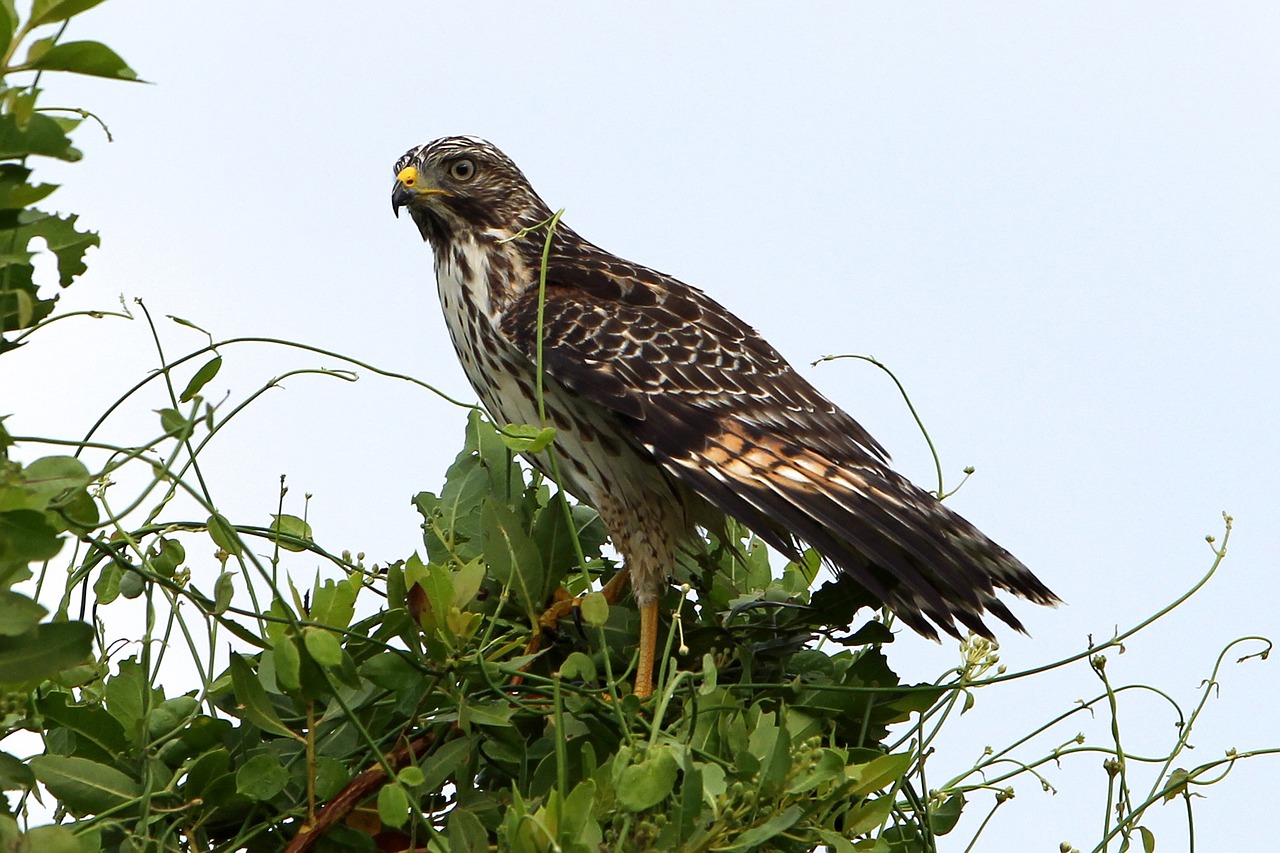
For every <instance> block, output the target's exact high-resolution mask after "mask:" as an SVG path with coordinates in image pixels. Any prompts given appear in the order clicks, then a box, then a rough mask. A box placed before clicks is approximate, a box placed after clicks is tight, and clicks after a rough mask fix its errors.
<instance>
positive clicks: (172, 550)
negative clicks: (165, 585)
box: [147, 536, 187, 578]
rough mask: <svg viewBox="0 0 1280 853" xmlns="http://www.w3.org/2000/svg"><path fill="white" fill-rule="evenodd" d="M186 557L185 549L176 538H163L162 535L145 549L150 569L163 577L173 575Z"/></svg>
mask: <svg viewBox="0 0 1280 853" xmlns="http://www.w3.org/2000/svg"><path fill="white" fill-rule="evenodd" d="M186 558H187V549H186V548H184V547H183V546H182V543H181V542H179V541H178V540H177V539H165V538H164V537H163V536H162V537H160V539H158V540H156V541H155V542H153V543H152V545H151V547H150V548H148V549H147V563H148V564H150V566H151V571H153V572H155V573H156V574H158V575H160V577H163V578H171V577H173V573H174V572H176V571H177V570H178V566H181V565H182V561H183V560H185V559H186Z"/></svg>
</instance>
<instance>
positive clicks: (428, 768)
mask: <svg viewBox="0 0 1280 853" xmlns="http://www.w3.org/2000/svg"><path fill="white" fill-rule="evenodd" d="M472 748H473V745H472V742H471V741H470V740H469V739H467V738H465V737H463V738H457V739H456V740H451V741H449V742H448V743H446V744H444V746H441V747H440V748H439V749H437V750H436V751H435V752H434V753H432V754H431V755H430V756H428V757H426V758H423V759H420V760H421V761H422V775H423V779H422V787H423V789H424V790H427V791H438V790H440V788H441V787H443V786H444V783H445V782H446V781H447V780H449V779H450V778H453V775H454V773H455V772H456V771H457V770H458V768H459V767H461V766H462V765H463V763H464V762H466V760H467V759H468V758H470V757H471V753H472Z"/></svg>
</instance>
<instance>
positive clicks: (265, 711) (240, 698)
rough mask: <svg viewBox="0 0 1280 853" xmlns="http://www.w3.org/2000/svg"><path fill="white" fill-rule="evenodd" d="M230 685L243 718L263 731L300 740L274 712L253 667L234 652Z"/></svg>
mask: <svg viewBox="0 0 1280 853" xmlns="http://www.w3.org/2000/svg"><path fill="white" fill-rule="evenodd" d="M231 686H232V689H233V690H234V691H235V696H236V703H237V705H238V706H239V708H240V711H241V714H242V716H243V717H244V719H246V720H248V721H249V722H250V723H253V724H254V725H255V726H257V727H258V728H260V729H262V730H263V731H264V732H270V733H272V734H277V735H283V736H284V737H288V738H293V739H295V740H301V738H299V736H298V735H296V734H294V733H293V732H292V731H290V730H289V728H288V726H286V725H285V724H284V723H282V722H281V721H280V717H279V716H278V715H277V714H276V712H275V709H274V708H272V707H271V700H270V699H269V698H268V697H267V691H266V689H265V688H264V687H263V686H262V682H260V681H259V680H258V674H257V673H256V672H254V671H253V667H251V666H249V662H248V661H247V660H245V659H244V658H243V657H242V656H240V655H238V654H235V653H234V652H233V653H232V654H231Z"/></svg>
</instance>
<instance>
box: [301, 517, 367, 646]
mask: <svg viewBox="0 0 1280 853" xmlns="http://www.w3.org/2000/svg"><path fill="white" fill-rule="evenodd" d="M309 532H310V528H308V533H309ZM362 583H363V581H362V578H361V575H360V573H359V572H352V573H351V574H350V575H348V576H347V577H346V579H344V580H340V581H335V580H333V579H332V578H331V579H329V580H326V581H324V582H323V583H321V582H319V581H317V583H316V584H315V587H314V588H313V589H312V591H311V620H312V621H313V622H319V623H321V624H323V625H331V626H333V627H334V628H346V627H347V626H348V625H350V624H351V617H352V616H354V615H355V612H356V596H357V594H358V593H359V592H360V589H361V586H362Z"/></svg>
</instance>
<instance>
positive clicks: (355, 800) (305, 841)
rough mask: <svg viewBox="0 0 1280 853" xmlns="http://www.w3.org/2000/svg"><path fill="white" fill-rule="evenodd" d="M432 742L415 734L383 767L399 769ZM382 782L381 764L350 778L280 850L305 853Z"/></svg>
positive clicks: (432, 738) (429, 734)
mask: <svg viewBox="0 0 1280 853" xmlns="http://www.w3.org/2000/svg"><path fill="white" fill-rule="evenodd" d="M435 742H436V733H435V732H427V733H426V734H422V735H419V736H418V737H416V738H414V739H413V740H412V741H409V742H408V743H406V744H404V745H402V746H399V747H397V748H396V750H395V751H394V752H391V753H388V755H387V757H386V766H389V767H391V768H392V769H393V770H399V769H400V768H401V767H404V766H405V765H406V764H408V763H409V762H410V761H413V760H415V759H416V758H417V757H418V756H420V755H422V754H423V753H424V752H426V751H427V750H428V749H430V748H431V747H432V746H434V745H435ZM386 781H387V771H386V770H385V769H384V765H382V764H376V765H374V766H373V767H370V768H369V769H368V770H366V771H364V772H363V773H361V774H360V775H359V776H357V777H356V778H354V779H352V780H351V782H349V783H348V784H347V787H345V788H343V789H342V791H340V792H339V793H338V795H337V796H335V797H334V798H333V799H332V800H330V801H329V802H327V803H325V804H324V805H323V806H321V807H320V811H319V812H318V813H317V814H316V818H315V821H313V822H310V823H305V824H303V825H302V828H301V829H299V830H298V834H297V835H295V836H294V837H293V840H292V841H290V842H289V846H288V847H286V848H285V849H284V853H306V851H308V850H310V849H311V848H312V847H313V846H314V845H315V843H316V842H317V841H319V840H320V839H321V838H323V837H324V835H325V833H326V832H328V831H329V830H330V829H332V828H333V826H334V825H335V824H336V823H338V821H340V820H342V819H343V818H345V817H346V816H347V815H349V814H350V813H351V812H352V811H353V810H354V809H355V808H356V807H357V806H359V805H360V804H361V803H363V802H365V801H366V800H368V799H369V798H370V797H372V796H373V793H374V792H375V791H376V790H378V788H379V787H380V786H381V785H382V783H384V782H386Z"/></svg>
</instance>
